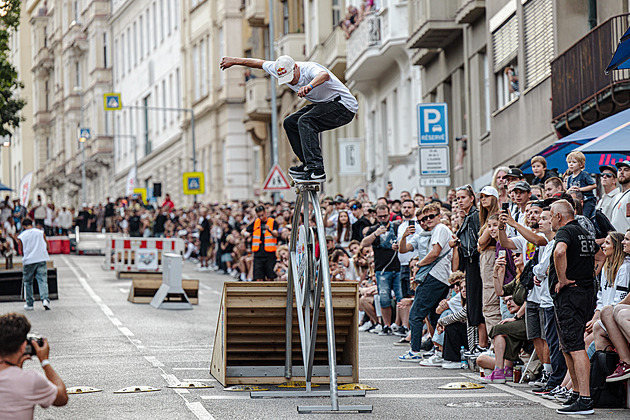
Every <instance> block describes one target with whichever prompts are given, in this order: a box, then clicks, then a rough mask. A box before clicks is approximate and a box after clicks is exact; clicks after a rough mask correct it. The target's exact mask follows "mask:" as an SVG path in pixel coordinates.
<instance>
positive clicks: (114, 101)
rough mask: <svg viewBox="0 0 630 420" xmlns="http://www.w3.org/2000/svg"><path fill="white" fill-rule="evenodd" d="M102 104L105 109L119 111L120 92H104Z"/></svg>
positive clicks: (120, 104)
mask: <svg viewBox="0 0 630 420" xmlns="http://www.w3.org/2000/svg"><path fill="white" fill-rule="evenodd" d="M103 106H104V107H105V111H119V110H121V109H122V101H121V100H120V93H106V94H104V95H103Z"/></svg>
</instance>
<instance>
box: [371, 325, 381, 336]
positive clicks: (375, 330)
mask: <svg viewBox="0 0 630 420" xmlns="http://www.w3.org/2000/svg"><path fill="white" fill-rule="evenodd" d="M369 331H370V332H371V333H372V334H379V333H380V332H381V331H383V326H382V325H381V324H376V325H375V326H374V327H373V328H370V330H369Z"/></svg>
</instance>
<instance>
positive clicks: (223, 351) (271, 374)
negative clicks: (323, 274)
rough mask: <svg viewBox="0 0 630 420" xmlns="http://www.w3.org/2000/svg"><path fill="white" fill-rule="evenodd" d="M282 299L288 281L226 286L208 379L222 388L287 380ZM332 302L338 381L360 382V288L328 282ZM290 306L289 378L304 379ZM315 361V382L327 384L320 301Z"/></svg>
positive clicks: (284, 305) (323, 328) (294, 314)
mask: <svg viewBox="0 0 630 420" xmlns="http://www.w3.org/2000/svg"><path fill="white" fill-rule="evenodd" d="M286 296H287V283H286V282H265V283H263V282H252V283H243V282H226V283H224V286H223V294H222V297H221V308H220V310H219V318H218V321H217V328H216V333H215V339H214V348H213V352H212V362H211V369H210V373H211V374H212V376H214V377H215V378H216V379H217V380H218V381H219V382H220V383H221V384H222V385H223V386H228V385H234V384H279V383H282V382H286V381H287V378H285V377H284V365H285V347H286V346H285V343H286V334H285V332H286V322H285V317H286V311H285V310H286ZM332 298H333V314H334V320H335V343H336V351H337V358H336V362H337V365H338V366H339V369H338V371H339V375H338V382H339V383H353V382H358V380H359V358H358V357H359V351H358V344H359V340H358V328H357V325H358V322H359V319H358V316H359V315H358V314H359V312H358V311H359V310H358V306H359V305H358V299H359V294H358V284H357V283H350V282H334V283H332ZM293 307H294V309H293V320H292V349H291V350H292V364H293V369H294V371H293V372H294V375H293V377H292V378H291V380H296V381H301V380H304V376H303V365H304V362H303V360H302V347H301V344H300V331H299V326H298V320H297V311H296V309H295V307H296V306H295V302H294V304H293ZM314 361H315V363H314V374H313V382H314V383H329V381H330V379H329V377H328V345H327V339H326V316H325V313H324V299H323V297H322V302H321V308H320V314H319V325H318V328H317V339H316V345H315V355H314ZM324 371H325V372H324ZM256 372H259V373H256ZM262 372H265V374H264V375H263V374H262ZM296 372H301V373H300V374H296ZM322 372H324V373H322Z"/></svg>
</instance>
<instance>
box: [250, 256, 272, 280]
mask: <svg viewBox="0 0 630 420" xmlns="http://www.w3.org/2000/svg"><path fill="white" fill-rule="evenodd" d="M275 265H276V255H275V253H273V254H272V255H271V256H269V257H267V256H258V255H254V280H265V279H275V278H276V272H275V271H274V270H273V269H274V267H275Z"/></svg>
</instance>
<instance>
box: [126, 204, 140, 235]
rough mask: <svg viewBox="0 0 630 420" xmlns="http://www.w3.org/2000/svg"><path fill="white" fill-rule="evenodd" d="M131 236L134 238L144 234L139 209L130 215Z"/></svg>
mask: <svg viewBox="0 0 630 420" xmlns="http://www.w3.org/2000/svg"><path fill="white" fill-rule="evenodd" d="M129 236H131V237H134V238H139V237H140V236H142V234H141V233H140V216H138V211H137V210H134V211H133V213H132V214H131V216H129Z"/></svg>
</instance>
